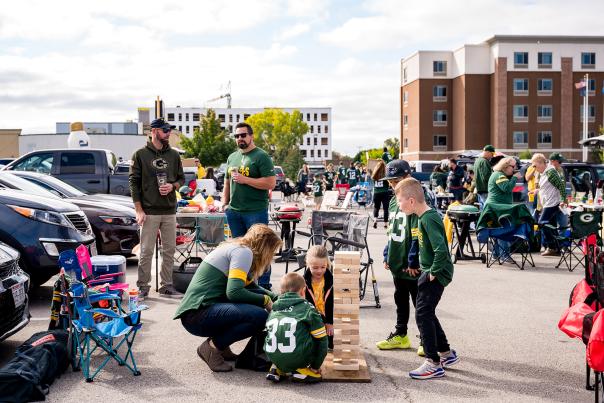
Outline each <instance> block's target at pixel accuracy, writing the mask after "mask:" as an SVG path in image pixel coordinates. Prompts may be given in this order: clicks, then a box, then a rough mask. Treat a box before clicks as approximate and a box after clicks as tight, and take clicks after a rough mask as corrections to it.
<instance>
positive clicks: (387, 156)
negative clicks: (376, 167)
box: [382, 147, 393, 164]
mask: <svg viewBox="0 0 604 403" xmlns="http://www.w3.org/2000/svg"><path fill="white" fill-rule="evenodd" d="M392 159H393V158H392V155H390V152H389V151H388V147H384V152H383V153H382V161H384V164H388V163H389V162H390V161H392Z"/></svg>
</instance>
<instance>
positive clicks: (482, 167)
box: [474, 157, 493, 193]
mask: <svg viewBox="0 0 604 403" xmlns="http://www.w3.org/2000/svg"><path fill="white" fill-rule="evenodd" d="M492 173H493V168H492V167H491V163H490V162H489V160H487V159H486V158H484V157H480V158H478V159H477V160H476V162H475V163H474V178H475V181H476V191H477V192H478V193H484V192H487V191H488V190H489V178H490V177H491V174H492Z"/></svg>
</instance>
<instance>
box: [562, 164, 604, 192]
mask: <svg viewBox="0 0 604 403" xmlns="http://www.w3.org/2000/svg"><path fill="white" fill-rule="evenodd" d="M562 167H563V168H564V172H565V174H566V189H567V194H570V193H569V192H568V191H569V190H570V191H571V192H573V193H575V192H579V193H585V194H587V192H591V194H592V195H595V194H596V186H597V184H598V181H600V180H604V164H590V163H585V162H563V163H562Z"/></svg>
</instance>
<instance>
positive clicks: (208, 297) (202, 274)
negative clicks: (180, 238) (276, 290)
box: [174, 224, 281, 372]
mask: <svg viewBox="0 0 604 403" xmlns="http://www.w3.org/2000/svg"><path fill="white" fill-rule="evenodd" d="M280 246H281V240H280V239H279V236H278V235H277V234H276V233H275V232H274V231H273V230H272V229H270V228H269V227H268V226H267V225H264V224H255V225H253V226H252V227H251V228H250V229H249V230H248V232H247V233H246V234H245V235H244V236H243V237H241V238H236V239H233V240H232V241H228V242H224V243H222V244H221V245H220V246H219V247H218V248H216V249H214V250H213V251H212V252H210V253H209V254H208V255H207V256H206V257H205V258H204V260H203V262H202V263H201V264H200V265H199V268H198V269H197V271H196V272H195V274H194V275H193V278H192V280H191V283H190V284H189V287H188V288H187V291H186V293H185V296H184V298H183V300H182V302H181V303H180V306H179V307H178V308H177V309H176V313H175V314H174V319H180V320H181V323H182V325H183V326H184V328H185V329H186V330H187V331H188V332H189V333H191V334H192V335H195V336H199V337H207V339H206V341H204V342H203V343H202V344H201V345H200V346H199V347H198V348H197V354H198V355H199V357H200V358H201V359H202V360H203V361H205V363H206V364H208V367H210V369H211V370H212V371H214V372H227V371H232V370H233V367H232V366H231V365H230V364H228V363H226V362H225V360H227V361H234V360H235V359H236V358H237V356H236V355H235V354H233V352H232V351H231V349H230V345H231V344H233V343H235V342H236V341H239V340H243V339H246V338H248V337H252V336H257V335H258V334H259V333H260V332H262V330H263V329H264V326H265V323H266V318H267V317H268V312H270V311H271V309H272V307H273V300H275V299H276V296H275V295H274V294H273V293H271V292H270V291H269V290H267V289H265V288H263V287H260V286H258V285H257V280H258V278H259V277H260V276H261V275H262V273H264V271H265V270H266V268H267V267H268V265H269V263H270V262H271V261H272V259H273V255H274V254H275V252H276V251H277V249H279V247H280Z"/></svg>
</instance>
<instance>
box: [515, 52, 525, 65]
mask: <svg viewBox="0 0 604 403" xmlns="http://www.w3.org/2000/svg"><path fill="white" fill-rule="evenodd" d="M514 67H516V68H519V67H520V68H527V67H528V52H514Z"/></svg>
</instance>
